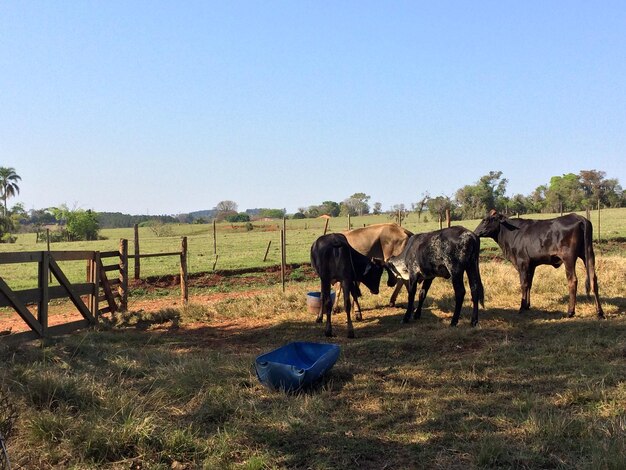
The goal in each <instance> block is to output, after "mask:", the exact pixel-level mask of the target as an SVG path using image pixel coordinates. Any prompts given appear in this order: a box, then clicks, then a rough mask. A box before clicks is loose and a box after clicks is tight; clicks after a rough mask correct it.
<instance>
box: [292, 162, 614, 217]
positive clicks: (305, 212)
mask: <svg viewBox="0 0 626 470" xmlns="http://www.w3.org/2000/svg"><path fill="white" fill-rule="evenodd" d="M507 184H508V179H506V178H504V177H503V173H502V172H501V171H490V172H489V173H488V174H486V175H484V176H482V177H480V178H479V180H478V181H476V182H475V183H474V184H469V185H465V186H463V187H462V188H459V189H458V190H457V191H456V192H455V193H454V195H452V196H447V195H439V196H431V195H430V193H429V192H427V191H426V192H424V193H422V194H421V196H420V198H419V200H418V201H417V202H414V203H412V204H411V207H410V208H408V207H406V206H405V205H404V204H395V205H393V206H392V207H390V208H389V210H388V212H389V213H390V214H392V215H394V216H399V217H400V218H404V217H405V216H406V215H407V214H408V213H410V212H415V213H416V214H417V216H418V219H420V218H421V216H422V214H424V213H425V212H428V213H430V214H431V215H432V216H433V217H441V216H442V215H443V214H444V213H445V212H446V210H449V211H450V213H451V216H452V218H453V219H456V220H462V219H478V218H482V217H484V215H485V214H486V213H487V212H488V211H489V210H491V209H496V210H497V211H499V212H503V213H505V214H528V213H545V212H548V213H554V212H572V211H583V210H586V209H588V208H590V209H591V208H595V207H597V206H598V204H600V205H601V206H602V207H626V192H625V191H624V190H623V188H622V187H621V185H620V183H619V181H618V180H617V178H607V177H606V173H605V172H604V171H598V170H582V171H580V172H579V173H578V174H574V173H567V174H564V175H562V176H553V177H552V178H551V179H550V182H549V183H547V184H544V185H540V186H538V187H537V188H536V189H535V190H534V191H532V192H531V193H530V194H528V195H523V194H515V195H513V196H510V197H509V196H507V195H506V189H507ZM369 200H370V196H368V195H367V194H365V193H355V194H353V195H352V196H350V197H348V198H346V199H345V200H344V201H342V202H333V201H324V202H322V204H320V205H313V206H309V207H301V208H299V209H298V212H297V213H296V214H295V215H294V217H296V218H306V217H319V216H320V215H322V214H326V215H330V216H332V217H336V216H339V215H344V216H345V215H351V216H356V215H364V214H370V213H373V214H380V213H381V212H382V210H381V204H380V203H378V202H376V203H374V204H373V205H372V206H371V207H370V205H369Z"/></svg>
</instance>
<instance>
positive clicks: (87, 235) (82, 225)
mask: <svg viewBox="0 0 626 470" xmlns="http://www.w3.org/2000/svg"><path fill="white" fill-rule="evenodd" d="M66 229H67V233H68V235H69V238H70V240H73V241H77V240H97V239H98V231H99V230H100V225H99V223H98V214H97V213H96V212H94V211H92V210H91V209H88V210H83V209H77V210H74V211H70V212H69V213H68V215H67V226H66Z"/></svg>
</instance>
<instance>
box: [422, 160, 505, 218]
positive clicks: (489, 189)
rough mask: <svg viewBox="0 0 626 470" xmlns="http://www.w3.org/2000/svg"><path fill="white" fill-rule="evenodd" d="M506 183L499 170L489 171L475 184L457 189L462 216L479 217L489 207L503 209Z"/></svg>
mask: <svg viewBox="0 0 626 470" xmlns="http://www.w3.org/2000/svg"><path fill="white" fill-rule="evenodd" d="M507 183H508V180H507V179H506V178H502V172H501V171H490V172H489V173H488V174H486V175H484V176H482V177H481V178H480V179H479V180H478V181H477V182H476V183H475V184H473V185H466V186H464V187H462V188H461V189H459V190H458V191H457V192H456V195H455V198H456V201H457V203H458V204H459V206H460V208H461V212H462V215H463V217H464V218H467V219H474V218H480V217H483V216H484V215H485V213H486V212H487V211H489V210H490V209H496V210H498V211H505V210H506V208H507V202H508V200H507V198H506V197H505V192H506V185H507ZM429 207H430V206H429Z"/></svg>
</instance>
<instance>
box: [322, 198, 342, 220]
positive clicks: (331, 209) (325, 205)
mask: <svg viewBox="0 0 626 470" xmlns="http://www.w3.org/2000/svg"><path fill="white" fill-rule="evenodd" d="M340 211H341V207H340V205H339V203H338V202H335V201H324V202H322V205H321V206H320V207H319V213H320V214H326V215H330V216H331V217H337V216H338V215H339V213H340Z"/></svg>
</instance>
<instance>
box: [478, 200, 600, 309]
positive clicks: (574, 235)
mask: <svg viewBox="0 0 626 470" xmlns="http://www.w3.org/2000/svg"><path fill="white" fill-rule="evenodd" d="M592 231H593V229H592V226H591V222H589V220H587V219H586V218H584V217H582V216H580V215H576V214H568V215H564V216H562V217H557V218H555V219H547V220H528V219H509V218H508V217H505V216H504V215H502V214H499V213H497V212H496V211H495V210H492V211H491V212H490V213H489V215H488V216H487V217H485V218H484V219H483V220H482V221H481V222H480V224H479V225H478V227H476V230H474V232H475V233H476V234H477V235H478V236H479V237H489V238H493V239H494V240H495V241H496V243H497V244H498V245H500V248H501V249H502V253H503V254H504V256H505V257H506V258H508V259H509V261H511V263H513V265H514V266H515V267H516V268H517V272H518V273H519V277H520V284H521V289H522V304H521V306H520V312H522V311H523V310H528V309H529V308H530V288H531V286H532V284H533V276H534V274H535V268H536V267H537V266H539V265H540V264H549V265H551V266H554V267H555V268H558V267H559V266H561V265H562V264H564V265H565V273H566V275H567V283H568V285H569V306H568V308H567V315H568V316H569V317H572V316H574V313H575V309H576V289H577V287H578V278H577V277H576V261H577V259H578V258H580V259H582V260H583V263H584V265H585V269H586V272H587V279H586V281H585V288H586V290H587V295H589V291H590V289H593V294H594V296H595V301H596V312H597V314H598V317H600V318H604V312H603V311H602V307H601V306H600V298H599V297H598V279H597V277H596V270H595V255H594V253H593V246H592V238H593V237H592Z"/></svg>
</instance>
